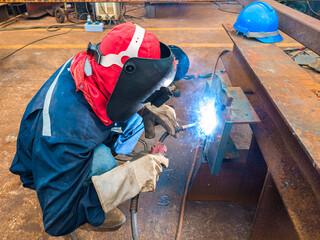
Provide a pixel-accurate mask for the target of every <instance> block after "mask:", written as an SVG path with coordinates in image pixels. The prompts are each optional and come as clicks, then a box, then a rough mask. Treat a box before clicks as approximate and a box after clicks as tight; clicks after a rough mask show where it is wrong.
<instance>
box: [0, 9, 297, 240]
mask: <svg viewBox="0 0 320 240" xmlns="http://www.w3.org/2000/svg"><path fill="white" fill-rule="evenodd" d="M222 5H223V8H224V9H228V10H231V11H240V10H241V7H240V6H239V5H225V4H222ZM163 8H164V7H163ZM177 9H179V11H177ZM162 11H163V12H164V13H166V14H167V15H170V14H172V15H171V16H167V17H163V18H157V19H146V18H143V20H144V21H142V22H141V21H140V20H136V21H137V23H139V24H140V25H141V26H142V27H145V28H147V29H150V30H151V31H152V32H154V33H155V35H156V36H157V37H158V38H159V40H161V41H162V42H164V43H166V44H175V45H178V46H180V47H181V48H182V49H183V50H185V52H186V53H187V54H188V56H189V58H190V63H191V66H190V70H189V74H204V73H208V72H212V69H213V67H214V64H215V62H216V59H217V56H218V54H219V52H221V51H222V50H224V49H229V50H231V49H232V42H231V40H230V39H229V37H228V36H227V34H226V33H225V31H224V30H223V28H222V25H221V24H222V23H233V22H234V21H235V19H236V17H237V14H232V13H227V12H223V11H220V10H218V9H217V7H216V6H215V5H214V4H212V3H204V4H181V5H178V7H177V6H176V7H172V8H170V7H166V9H162ZM144 13H145V12H144V9H140V10H138V11H132V12H130V14H132V15H135V16H139V15H143V14H144ZM52 24H56V22H55V19H54V18H53V17H50V16H47V17H44V18H41V19H37V20H22V21H19V22H18V23H15V24H13V25H10V26H9V27H17V26H35V25H36V26H41V25H45V26H48V25H52ZM182 28H183V29H182ZM63 31H66V30H60V31H58V33H60V32H63ZM106 33H107V30H105V31H104V32H103V33H86V32H84V30H83V29H74V30H73V31H71V32H70V33H68V34H65V35H61V36H58V37H53V38H50V39H48V40H44V41H41V42H37V43H35V44H32V45H31V46H29V47H27V48H25V49H23V50H21V51H19V52H18V53H16V54H14V55H13V56H11V57H10V58H8V59H6V60H4V61H2V62H0V76H1V77H0V88H1V94H0V124H1V129H0V149H1V150H0V163H1V164H0V170H1V174H0V212H1V216H0V239H65V238H66V237H60V238H53V237H50V236H49V235H47V234H46V233H45V232H44V230H43V225H42V214H41V209H40V206H39V204H38V201H37V197H36V193H35V192H34V191H31V190H29V189H25V188H23V187H22V186H21V182H20V180H19V177H18V176H15V175H13V174H11V173H10V172H9V170H8V168H9V167H10V164H11V162H12V159H13V157H14V154H15V150H16V149H15V148H16V136H17V134H18V130H19V123H20V120H21V117H22V115H23V113H24V111H25V108H26V106H27V104H28V102H29V101H30V100H31V98H32V97H33V95H34V94H35V93H36V92H37V90H38V89H39V88H40V87H41V85H42V84H43V83H44V82H45V81H46V80H47V79H48V78H49V77H50V75H52V74H53V73H54V72H55V71H56V69H58V68H59V67H60V66H61V65H62V64H63V63H64V62H65V61H66V60H68V59H69V58H70V57H72V56H73V55H74V54H76V53H77V52H79V51H84V50H86V46H87V43H88V42H89V41H91V42H92V43H98V42H99V41H100V40H101V39H102V38H103V36H104V35H105V34H106ZM52 34H55V33H48V32H47V31H46V30H45V29H39V30H25V31H11V32H0V58H2V57H4V56H6V55H7V54H9V53H10V52H12V51H13V50H15V49H17V48H19V47H20V46H22V45H24V44H27V43H29V42H31V41H34V40H36V39H39V38H42V37H45V36H49V35H52ZM281 44H282V45H281ZM281 44H280V46H281V47H295V46H297V45H298V44H297V43H296V42H295V41H294V40H292V39H290V38H288V37H287V36H285V40H284V42H282V43H281ZM204 84H205V80H188V81H187V80H184V81H180V82H178V83H177V84H176V85H177V87H178V88H179V89H180V90H181V97H180V98H175V99H172V100H171V101H170V103H169V104H170V105H173V106H174V107H175V109H176V111H177V117H178V121H179V123H181V124H185V123H188V122H189V121H190V120H191V119H194V116H193V115H192V113H193V106H194V105H195V104H196V103H197V101H198V100H199V99H201V95H202V92H203V88H204ZM157 132H158V133H157V137H158V136H160V134H161V133H162V129H161V128H158V129H157ZM243 134H244V135H241V136H240V135H237V134H234V136H235V139H238V141H236V144H237V146H238V147H240V148H244V147H246V145H247V143H248V141H249V140H250V133H246V132H244V133H243ZM243 136H246V137H243ZM239 139H240V140H239ZM154 141H155V140H154ZM197 141H198V136H197V135H196V134H195V133H194V132H191V133H188V132H184V133H181V134H180V135H179V138H177V139H173V138H171V137H170V138H168V140H167V142H166V145H167V147H168V157H169V159H170V166H169V168H168V169H166V170H165V171H164V173H163V174H162V175H161V176H160V180H159V182H158V185H157V189H156V191H155V192H152V193H143V194H141V197H140V205H139V211H138V224H139V229H141V232H140V237H141V239H174V237H175V233H176V229H177V222H178V216H179V211H180V206H181V200H182V195H183V190H184V187H185V183H186V181H187V177H188V173H189V170H190V167H191V162H192V159H193V154H194V151H195V148H196V142H197ZM148 143H149V144H152V141H148ZM163 195H168V198H169V199H170V204H169V205H168V206H159V205H157V203H158V202H159V201H161V199H160V196H163ZM128 206H129V205H128V202H126V203H124V204H122V205H121V206H120V209H121V210H122V211H123V212H124V213H125V214H126V216H127V217H128V218H129V211H128ZM254 212H255V207H254V206H251V207H248V206H246V207H244V206H239V205H238V204H236V203H232V202H231V203H230V202H199V201H190V202H187V204H186V210H185V219H184V228H183V235H182V236H183V237H182V238H183V239H215V240H219V239H221V240H225V239H228V240H229V239H247V238H248V236H249V234H250V228H251V225H252V222H253V218H254ZM75 233H76V235H77V236H78V239H79V240H81V239H131V232H130V221H129V220H128V221H127V222H126V223H125V225H124V226H123V227H122V228H121V229H120V230H119V231H116V232H89V231H85V230H81V229H78V230H76V231H75Z"/></svg>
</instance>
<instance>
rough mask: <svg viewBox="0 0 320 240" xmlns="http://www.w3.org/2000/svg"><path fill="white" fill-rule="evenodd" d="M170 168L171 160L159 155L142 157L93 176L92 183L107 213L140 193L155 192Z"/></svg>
mask: <svg viewBox="0 0 320 240" xmlns="http://www.w3.org/2000/svg"><path fill="white" fill-rule="evenodd" d="M162 165H164V166H165V167H168V165H169V160H168V159H167V158H165V157H164V156H161V155H158V154H147V155H143V154H142V155H141V157H139V158H138V159H136V160H135V161H132V162H131V161H130V162H126V163H125V164H123V165H121V166H118V167H115V168H113V169H112V170H110V171H109V172H106V173H103V174H101V175H99V176H93V177H92V182H93V185H94V187H95V189H96V191H97V193H98V196H99V200H100V203H101V206H102V208H103V210H104V212H105V213H107V212H109V211H110V210H111V209H113V208H115V207H116V206H118V205H119V204H121V203H123V202H124V201H126V200H128V199H130V198H133V197H135V196H136V195H137V194H138V193H140V192H150V191H154V190H155V188H156V181H157V180H158V178H159V174H160V173H161V172H162Z"/></svg>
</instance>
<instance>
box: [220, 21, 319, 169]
mask: <svg viewBox="0 0 320 240" xmlns="http://www.w3.org/2000/svg"><path fill="white" fill-rule="evenodd" d="M225 28H226V30H227V32H228V34H229V36H230V37H231V39H232V40H233V41H234V42H236V44H237V47H238V48H239V50H240V51H241V53H242V54H243V56H244V58H245V59H246V61H247V62H248V64H249V65H250V67H251V69H252V70H253V72H254V73H255V75H256V76H259V81H260V84H261V85H262V87H263V88H264V89H265V90H266V91H267V92H268V95H269V97H270V99H271V101H272V103H273V104H274V106H275V108H276V109H277V110H278V112H279V114H280V115H281V116H282V118H283V119H285V121H286V123H287V126H288V127H289V128H290V130H291V132H292V135H294V136H295V137H296V139H297V140H298V141H299V143H300V144H301V146H302V147H303V149H304V150H305V152H306V154H307V155H308V156H309V158H310V161H312V165H313V166H314V167H315V168H316V169H318V170H319V169H320V101H319V98H318V97H317V96H316V94H314V91H318V90H320V83H318V82H316V81H315V80H314V79H312V77H311V76H310V75H309V74H308V73H307V72H306V71H305V70H304V69H302V68H300V67H299V66H298V65H297V64H296V63H294V62H293V61H292V60H291V59H290V58H289V57H288V56H287V55H286V54H285V53H284V52H283V51H282V50H281V49H280V48H278V47H275V46H274V45H273V44H263V43H261V42H259V41H256V40H252V39H246V38H243V37H240V36H238V35H237V34H236V33H235V30H234V29H233V28H232V27H231V25H226V26H225Z"/></svg>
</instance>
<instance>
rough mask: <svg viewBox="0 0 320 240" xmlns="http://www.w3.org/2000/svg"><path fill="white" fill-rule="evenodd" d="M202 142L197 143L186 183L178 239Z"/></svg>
mask: <svg viewBox="0 0 320 240" xmlns="http://www.w3.org/2000/svg"><path fill="white" fill-rule="evenodd" d="M200 142H201V141H200V140H199V141H198V144H197V148H196V151H195V153H194V157H193V162H192V166H191V169H190V173H189V176H188V180H187V184H186V187H185V189H184V194H183V199H182V204H181V210H180V216H179V223H178V229H177V235H176V240H180V239H181V233H182V226H183V217H184V209H185V206H186V200H187V193H188V189H189V185H190V182H191V177H192V175H193V171H194V168H195V166H196V162H197V155H198V150H199V147H200Z"/></svg>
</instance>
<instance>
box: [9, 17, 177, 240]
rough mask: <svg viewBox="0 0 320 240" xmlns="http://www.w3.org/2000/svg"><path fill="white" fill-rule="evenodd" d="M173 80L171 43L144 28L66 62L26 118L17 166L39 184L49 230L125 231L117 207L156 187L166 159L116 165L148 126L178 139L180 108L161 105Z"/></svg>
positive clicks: (125, 30) (120, 29)
mask: <svg viewBox="0 0 320 240" xmlns="http://www.w3.org/2000/svg"><path fill="white" fill-rule="evenodd" d="M174 76H175V61H174V57H173V55H172V53H171V51H170V49H169V48H168V46H167V45H165V44H163V43H161V42H159V40H158V39H157V38H156V37H155V35H153V34H152V33H151V32H149V31H146V30H145V29H143V28H142V27H140V26H138V25H134V24H131V23H125V24H121V25H118V26H116V27H115V28H114V29H113V30H111V31H110V32H109V33H108V34H107V35H106V36H105V37H104V38H103V40H102V41H101V42H100V43H99V44H97V45H95V44H91V43H89V45H88V49H87V51H86V52H80V53H78V54H76V55H75V56H74V57H73V58H71V59H70V60H68V61H67V62H66V63H65V64H63V66H61V67H60V68H59V69H58V70H57V71H56V72H55V73H54V74H53V75H52V76H51V77H50V78H49V80H48V81H46V82H45V84H44V85H43V86H42V88H41V89H40V90H39V91H38V93H37V94H36V95H35V96H34V98H33V99H32V100H31V102H30V103H29V104H28V106H27V109H26V111H25V113H24V115H23V117H22V121H21V125H20V131H19V135H18V140H17V152H16V155H15V157H14V160H13V163H12V166H11V168H10V170H11V171H12V172H13V173H15V174H18V175H20V178H21V181H22V183H23V186H24V187H27V188H30V189H33V190H36V192H37V196H38V199H39V202H40V206H41V209H42V213H43V224H44V228H45V231H46V232H47V233H49V234H51V235H54V236H60V235H66V234H69V233H71V232H73V231H74V230H75V229H77V228H78V227H79V226H81V225H83V224H85V223H89V224H91V225H92V226H95V227H104V228H118V227H120V226H121V225H122V224H123V223H124V222H125V220H126V218H125V215H124V214H123V213H122V212H121V211H120V210H119V209H118V208H117V206H118V205H119V204H121V203H123V202H124V201H126V200H128V199H130V198H132V197H134V196H136V195H137V194H138V193H139V192H145V191H154V190H155V187H156V181H157V180H158V177H159V174H160V173H161V172H162V166H168V159H167V158H165V157H164V156H160V155H156V154H147V155H141V157H140V158H139V159H137V160H135V161H132V162H131V161H129V162H126V163H125V164H123V165H120V166H117V162H116V160H115V159H114V157H113V156H114V155H115V154H129V153H131V152H132V150H133V148H134V146H135V145H136V143H137V141H138V139H139V138H140V136H141V134H142V132H143V131H144V130H145V135H146V138H154V137H155V130H154V127H155V125H157V124H160V125H162V126H163V127H164V128H165V129H166V131H167V132H169V133H170V134H171V135H175V128H176V127H178V124H177V122H176V116H175V112H174V110H173V109H172V108H171V107H169V106H167V105H164V104H163V103H164V102H165V101H167V100H168V99H169V98H170V96H171V93H170V91H169V90H168V88H167V87H168V86H169V84H170V83H171V82H172V81H173V79H174Z"/></svg>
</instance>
